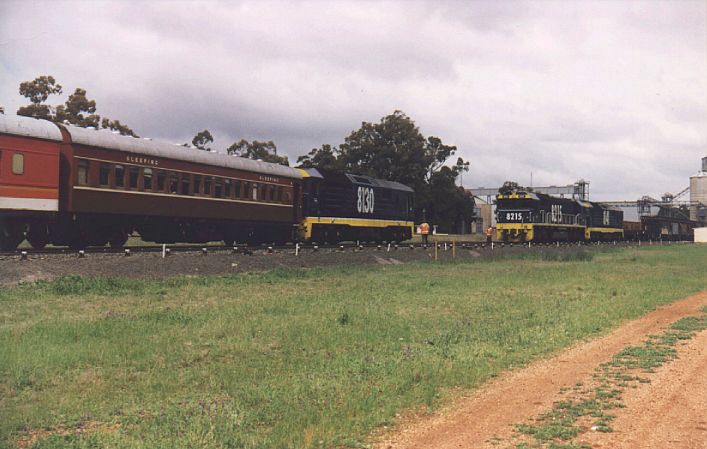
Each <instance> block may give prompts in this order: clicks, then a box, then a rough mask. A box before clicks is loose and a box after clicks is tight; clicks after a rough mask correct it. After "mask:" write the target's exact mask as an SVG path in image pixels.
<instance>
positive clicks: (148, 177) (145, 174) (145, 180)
mask: <svg viewBox="0 0 707 449" xmlns="http://www.w3.org/2000/svg"><path fill="white" fill-rule="evenodd" d="M142 185H143V186H144V189H145V190H152V169H151V168H146V169H144V170H143V171H142Z"/></svg>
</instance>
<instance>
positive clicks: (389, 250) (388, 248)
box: [386, 243, 390, 253]
mask: <svg viewBox="0 0 707 449" xmlns="http://www.w3.org/2000/svg"><path fill="white" fill-rule="evenodd" d="M386 252H387V253H389V252H390V243H388V250H387V251H386Z"/></svg>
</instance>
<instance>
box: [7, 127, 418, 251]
mask: <svg viewBox="0 0 707 449" xmlns="http://www.w3.org/2000/svg"><path fill="white" fill-rule="evenodd" d="M413 200H414V199H413V191H412V189H410V188H409V187H407V186H404V185H402V184H399V183H396V182H391V181H385V180H380V179H374V178H371V177H367V176H360V175H355V174H350V173H338V172H328V171H325V170H316V169H307V170H304V169H298V168H292V167H286V166H282V165H278V164H271V163H267V162H262V161H255V160H251V159H246V158H241V157H236V156H227V155H224V154H218V153H212V152H207V151H199V150H194V149H189V148H185V147H183V146H181V145H175V144H169V143H164V142H157V141H152V140H150V139H139V138H134V137H128V136H121V135H118V134H115V133H113V132H111V131H108V130H95V129H90V128H79V127H75V126H70V125H58V124H55V123H52V122H49V121H45V120H38V119H32V118H27V117H12V116H4V115H0V249H2V250H4V251H8V250H13V249H15V248H16V247H17V246H18V244H20V243H21V242H22V241H23V240H25V239H27V240H28V242H29V243H30V244H31V245H32V246H33V247H34V248H42V247H44V246H45V245H47V244H53V245H66V246H69V247H71V248H85V247H87V246H96V245H98V246H100V245H106V244H110V245H111V246H114V247H120V246H122V245H124V244H125V243H126V241H127V239H128V236H129V235H131V234H132V233H135V232H136V233H138V234H139V235H140V237H141V238H142V239H143V240H145V241H149V242H156V243H175V242H187V243H204V242H209V241H218V240H222V241H224V242H225V243H227V244H233V243H236V242H237V243H252V244H259V243H266V242H268V243H269V242H273V243H284V242H291V241H315V242H325V241H326V242H337V241H342V240H360V241H379V242H380V241H402V240H406V239H409V238H411V237H412V232H413V225H414V224H413Z"/></svg>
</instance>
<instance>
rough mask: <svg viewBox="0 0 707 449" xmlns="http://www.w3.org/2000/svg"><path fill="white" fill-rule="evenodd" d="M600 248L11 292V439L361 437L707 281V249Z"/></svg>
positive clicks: (2, 418) (75, 280) (3, 381)
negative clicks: (551, 256)
mask: <svg viewBox="0 0 707 449" xmlns="http://www.w3.org/2000/svg"><path fill="white" fill-rule="evenodd" d="M591 254H592V258H593V260H592V262H591V263H588V262H587V261H586V260H584V259H583V258H585V256H577V258H574V259H572V260H566V261H560V260H559V259H558V260H547V259H544V258H543V257H542V256H539V257H536V258H535V259H533V258H528V259H518V258H515V259H514V258H509V259H499V260H495V261H480V260H479V261H475V262H453V263H433V262H422V263H415V264H407V265H386V266H375V267H370V266H368V267H367V266H361V267H353V268H352V267H328V268H319V269H310V270H302V269H278V270H273V271H271V272H268V273H255V274H240V275H234V276H225V277H190V278H177V279H168V280H162V281H139V280H124V279H84V278H81V277H75V276H71V277H66V278H62V279H59V280H56V281H54V282H40V283H36V284H32V285H22V286H18V287H16V288H6V289H3V290H2V291H0V447H16V446H18V445H19V444H22V445H23V446H24V447H34V448H35V449H36V448H49V447H52V448H90V447H101V448H131V449H132V448H232V447H238V448H318V447H365V445H366V444H367V438H368V435H369V434H370V432H371V431H372V430H373V429H376V428H377V427H380V426H383V425H391V424H393V423H394V420H395V414H396V413H397V412H399V411H401V410H404V409H407V408H412V407H419V406H423V407H424V406H427V407H436V406H438V405H439V404H440V403H442V402H444V400H445V399H446V398H447V395H448V394H453V393H450V392H451V391H454V390H452V389H453V388H470V387H473V386H475V385H478V384H479V383H481V382H484V381H485V380H487V379H489V378H490V377H492V376H495V375H497V374H498V373H500V372H501V371H503V370H506V369H509V368H511V367H514V366H519V365H523V364H525V363H527V362H528V361H530V360H532V359H534V358H536V357H538V356H539V355H542V354H547V353H550V352H553V351H557V350H559V349H561V348H564V347H566V346H568V345H570V344H572V343H573V342H576V341H577V340H578V339H581V338H585V337H588V336H591V335H594V334H597V333H602V332H606V331H607V330H609V329H610V328H612V327H614V326H616V325H618V324H619V322H621V321H622V320H625V319H630V318H635V317H637V316H640V315H641V314H644V313H646V312H647V311H650V310H652V309H654V308H655V307H656V306H658V305H661V304H666V303H669V302H671V301H674V300H676V299H678V298H682V297H684V296H687V295H689V294H691V293H694V292H696V291H700V290H703V289H704V288H705V287H706V285H705V277H704V266H705V265H707V251H706V250H705V248H700V247H696V246H673V247H662V248H658V247H653V248H642V249H627V250H616V251H608V252H595V251H592V252H591ZM523 257H528V256H523ZM572 257H574V256H572ZM682 325H683V326H690V325H691V324H690V323H689V322H685V323H683V324H682ZM606 391H607V392H608V393H609V394H610V393H611V388H608V389H607V390H606ZM573 407H574V406H573ZM577 407H580V406H577ZM581 407H582V410H592V411H593V410H594V409H592V406H591V405H590V404H584V405H581ZM571 413H574V414H576V413H578V412H574V411H573V412H571ZM602 417H604V418H606V417H605V416H604V415H602V416H599V417H597V418H598V419H599V418H602ZM553 432H554V430H553ZM560 443H562V444H564V443H563V442H561V441H560V442H558V444H560ZM558 447H559V446H558ZM567 447H570V446H567Z"/></svg>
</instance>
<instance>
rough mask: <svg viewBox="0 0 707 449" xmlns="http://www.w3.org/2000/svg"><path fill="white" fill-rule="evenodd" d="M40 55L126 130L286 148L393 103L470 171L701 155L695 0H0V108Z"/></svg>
mask: <svg viewBox="0 0 707 449" xmlns="http://www.w3.org/2000/svg"><path fill="white" fill-rule="evenodd" d="M39 75H52V76H54V77H55V78H56V79H57V81H58V82H59V83H60V84H62V86H64V95H63V96H62V97H60V98H55V99H54V100H51V99H50V101H49V103H50V104H59V103H61V102H63V101H64V100H65V98H66V96H67V95H68V94H69V93H71V92H73V90H74V89H75V88H76V87H81V88H84V89H86V90H87V92H88V97H89V98H91V99H94V100H95V101H96V103H97V106H98V110H97V112H98V113H99V114H101V115H103V116H107V117H110V118H112V119H119V120H120V121H121V122H123V123H126V124H127V125H128V126H130V127H131V128H133V129H134V130H135V131H136V132H137V133H138V134H139V135H140V136H144V137H151V138H153V139H156V140H164V141H167V142H174V143H183V142H187V141H191V138H192V137H193V136H194V135H195V134H196V133H197V132H199V131H201V130H203V129H208V130H210V131H211V133H212V134H213V136H214V138H215V142H214V143H213V145H212V146H213V148H215V149H217V150H220V151H225V149H226V148H227V147H228V146H229V145H230V144H231V143H233V142H235V141H237V140H240V139H243V138H244V139H248V140H252V139H257V140H273V141H274V142H275V143H276V144H277V147H278V151H279V152H280V153H282V154H286V155H287V156H289V158H290V161H292V162H294V161H295V160H296V158H297V157H298V156H300V155H303V154H305V153H307V152H309V151H310V150H311V149H312V148H315V147H320V146H321V145H322V144H327V143H328V144H332V145H338V144H340V143H342V142H343V141H344V138H345V137H346V136H347V135H349V134H350V133H351V132H352V131H353V130H355V129H358V128H359V127H360V126H361V123H362V122H364V121H366V122H378V121H379V120H380V119H381V118H382V117H384V116H386V115H388V114H391V113H393V112H394V111H395V110H401V111H403V112H405V113H406V114H407V115H408V116H409V117H410V118H411V119H413V120H414V121H415V123H416V125H417V126H418V127H419V129H420V131H421V132H422V134H423V135H425V136H430V135H433V136H437V137H440V138H441V139H442V141H443V142H444V143H446V144H448V145H456V146H457V148H458V151H457V156H461V157H463V158H464V159H466V160H468V161H469V162H470V163H471V169H470V172H468V173H466V174H464V175H463V177H462V179H461V180H460V182H461V183H462V184H463V185H464V186H465V187H467V188H468V187H479V186H485V187H495V186H499V185H501V184H502V183H503V182H504V181H506V180H513V181H516V182H518V183H520V184H521V185H529V184H530V182H531V181H530V179H531V173H532V184H533V185H535V186H539V185H565V184H571V183H573V182H575V181H576V180H578V179H585V180H588V181H589V182H590V187H589V191H590V198H591V199H595V200H633V199H636V198H638V197H640V196H643V195H651V196H654V197H659V196H660V195H662V194H663V193H665V192H671V193H673V194H675V193H678V192H679V191H681V190H682V189H684V188H685V187H687V186H688V185H689V177H690V176H691V175H694V174H695V173H697V172H698V171H699V169H700V166H701V158H702V157H704V156H707V2H705V1H686V0H684V1H680V0H674V1H657V0H655V1H619V0H617V1H598V2H596V1H534V2H515V1H503V2H497V1H443V0H437V1H422V0H420V1H415V0H408V1H375V2H374V1H363V0H359V1H350V2H349V1H344V0H332V1H310V2H304V1H303V2H297V1H287V2H284V1H283V2H276V1H266V0H260V1H239V2H235V1H215V2H196V1H193V2H189V1H150V2H147V1H130V0H123V1H112V2H107V1H88V0H86V1H73V2H66V1H32V0H23V1H12V0H10V1H8V0H3V1H0V106H4V107H5V110H6V113H7V114H12V113H14V112H15V111H16V110H17V108H18V107H20V106H22V105H24V104H26V100H25V99H24V98H23V97H21V96H20V95H19V91H18V90H19V84H20V83H21V82H22V81H27V80H32V79H34V78H35V77H36V76H39ZM453 159H454V161H455V160H456V156H455V157H454V158H453ZM454 161H452V160H450V161H449V162H450V163H453V162H454Z"/></svg>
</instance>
